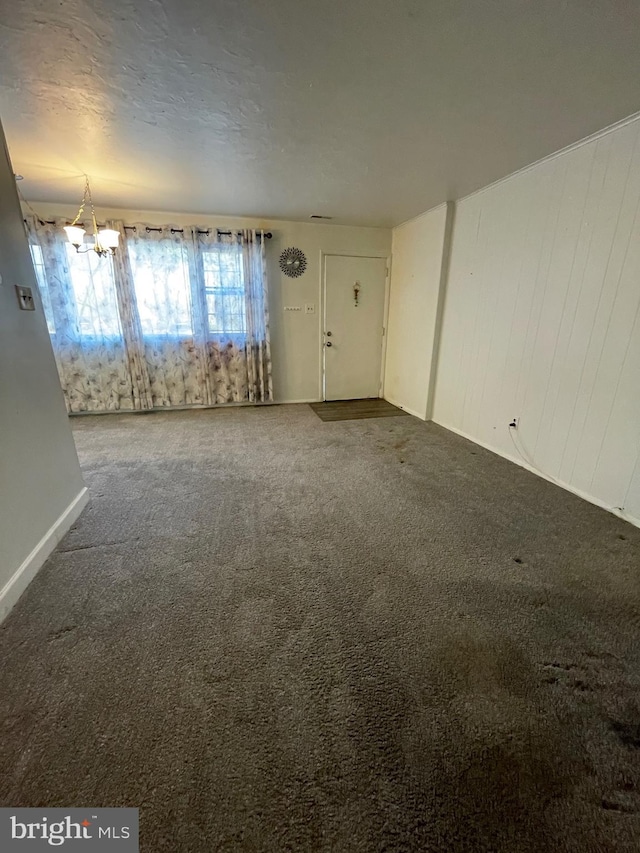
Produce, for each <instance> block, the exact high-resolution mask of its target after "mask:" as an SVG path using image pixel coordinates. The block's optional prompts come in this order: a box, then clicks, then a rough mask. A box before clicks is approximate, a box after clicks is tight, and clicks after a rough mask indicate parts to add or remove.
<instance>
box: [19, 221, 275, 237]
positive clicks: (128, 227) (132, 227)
mask: <svg viewBox="0 0 640 853" xmlns="http://www.w3.org/2000/svg"><path fill="white" fill-rule="evenodd" d="M24 221H25V222H26V221H27V220H26V219H25V220H24ZM39 222H41V223H42V224H43V225H55V224H56V221H55V219H39ZM98 226H99V227H100V228H102V225H100V223H98ZM124 229H125V231H127V230H128V231H135V230H136V226H135V225H125V226H124ZM170 230H171V233H172V234H184V228H171V229H170ZM213 230H214V229H213V228H209V229H208V230H207V231H197V232H196V233H197V234H211V232H212V231H213ZM216 230H217V232H218V234H222V235H223V236H225V237H230V236H231V235H232V234H233V231H221V230H220V229H219V228H218V229H216ZM147 231H162V228H151V227H150V226H149V225H147ZM236 233H237V234H240V233H241V232H240V231H237V232H236ZM263 234H264V236H265V237H266V239H267V240H270V239H271V238H272V237H273V234H272V233H271V231H264V232H263Z"/></svg>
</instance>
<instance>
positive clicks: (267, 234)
mask: <svg viewBox="0 0 640 853" xmlns="http://www.w3.org/2000/svg"><path fill="white" fill-rule="evenodd" d="M124 230H125V231H127V230H128V231H135V230H136V226H135V225H125V226H124ZM146 230H147V231H162V228H153V227H152V226H150V225H147V226H146ZM169 230H170V231H171V233H172V234H184V228H170V229H169ZM212 231H217V232H218V234H223V235H224V236H229V237H230V236H231V235H232V234H233V233H234V232H233V231H221V230H220V229H219V228H208V229H207V230H206V231H200V230H198V231H196V234H211V232H212ZM236 233H237V234H241V233H242V232H241V231H237V232H236ZM263 234H264V236H265V237H266V238H267V240H270V239H271V238H272V237H273V234H272V233H271V231H263Z"/></svg>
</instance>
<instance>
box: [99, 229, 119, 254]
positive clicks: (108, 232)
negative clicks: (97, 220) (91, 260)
mask: <svg viewBox="0 0 640 853" xmlns="http://www.w3.org/2000/svg"><path fill="white" fill-rule="evenodd" d="M119 238H120V234H119V232H118V231H114V229H113V228H101V229H100V230H99V231H98V237H97V240H96V242H97V243H99V244H100V245H101V246H102V248H103V249H110V250H113V249H117V248H118V240H119Z"/></svg>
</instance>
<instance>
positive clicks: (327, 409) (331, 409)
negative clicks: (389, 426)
mask: <svg viewBox="0 0 640 853" xmlns="http://www.w3.org/2000/svg"><path fill="white" fill-rule="evenodd" d="M309 405H310V406H311V408H312V409H313V411H314V412H315V413H316V415H317V416H318V417H319V418H320V420H322V421H353V420H359V419H360V418H395V417H397V416H398V415H407V414H408V413H407V412H403V411H402V409H399V408H398V407H397V406H392V405H391V403H387V401H386V400H379V399H371V400H335V401H333V402H328V403H309Z"/></svg>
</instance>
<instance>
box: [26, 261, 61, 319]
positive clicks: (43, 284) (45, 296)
mask: <svg viewBox="0 0 640 853" xmlns="http://www.w3.org/2000/svg"><path fill="white" fill-rule="evenodd" d="M29 248H30V249H31V258H32V260H33V267H34V269H35V271H36V279H37V281H38V290H39V291H40V298H41V299H42V306H43V308H44V316H45V318H46V320H47V328H48V329H49V334H50V335H55V333H56V325H55V322H54V320H53V308H52V306H51V294H50V293H49V285H48V284H47V277H46V276H45V274H44V260H43V257H42V249H41V248H40V246H29Z"/></svg>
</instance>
